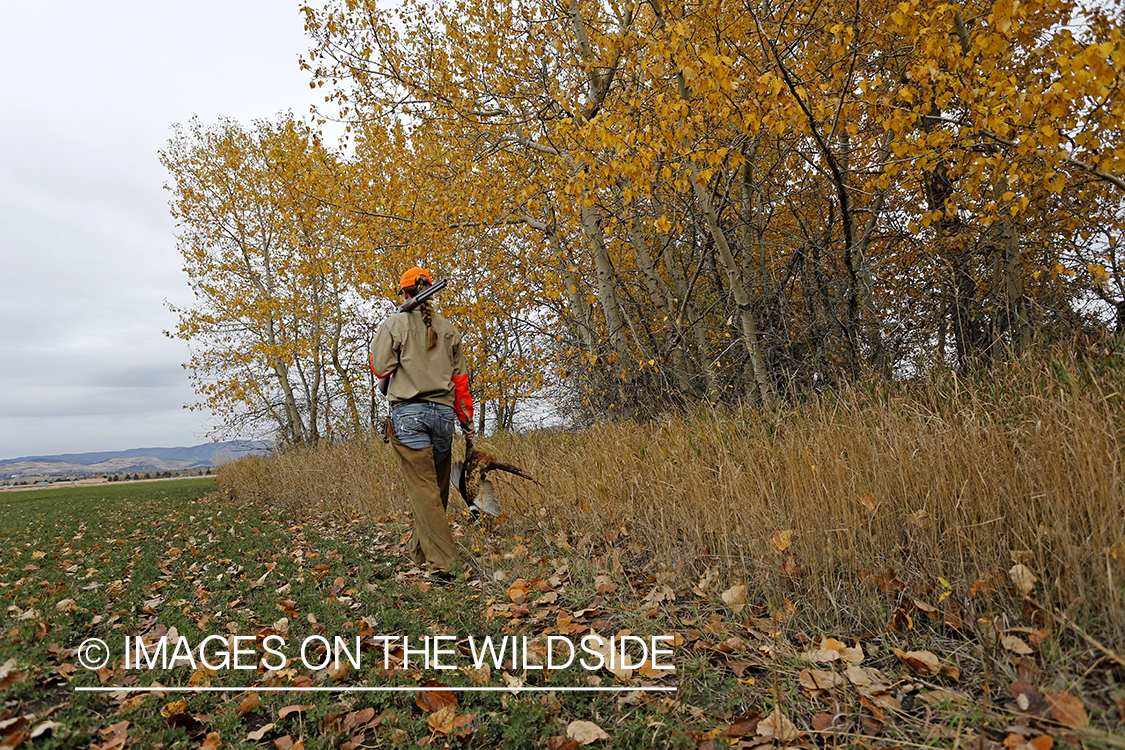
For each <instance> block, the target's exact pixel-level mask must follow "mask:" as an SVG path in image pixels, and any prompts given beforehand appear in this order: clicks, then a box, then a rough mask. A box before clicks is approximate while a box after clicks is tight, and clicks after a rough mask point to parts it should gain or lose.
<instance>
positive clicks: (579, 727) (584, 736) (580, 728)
mask: <svg viewBox="0 0 1125 750" xmlns="http://www.w3.org/2000/svg"><path fill="white" fill-rule="evenodd" d="M566 736H567V737H569V738H570V739H572V740H574V741H575V742H577V743H578V744H579V745H589V744H591V743H593V742H598V741H599V740H608V739H609V735H608V734H606V733H605V730H604V729H602V728H601V727H599V726H598V725H597V724H595V723H594V722H592V721H582V720H578V721H572V722H570V723H569V724H567V725H566Z"/></svg>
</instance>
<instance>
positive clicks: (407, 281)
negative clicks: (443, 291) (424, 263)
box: [398, 268, 434, 289]
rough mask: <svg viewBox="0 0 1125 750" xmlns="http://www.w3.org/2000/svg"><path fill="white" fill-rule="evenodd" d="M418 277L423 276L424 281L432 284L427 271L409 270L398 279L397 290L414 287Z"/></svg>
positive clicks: (422, 269) (419, 269)
mask: <svg viewBox="0 0 1125 750" xmlns="http://www.w3.org/2000/svg"><path fill="white" fill-rule="evenodd" d="M419 276H424V277H425V278H426V281H428V282H429V283H431V284H433V283H434V280H433V278H431V277H430V272H429V271H427V270H426V269H424V268H411V269H410V270H409V271H407V272H406V273H404V274H403V275H402V278H401V279H399V282H398V288H399V289H409V288H410V287H412V286H414V285H415V283H416V282H417V281H418V277H419Z"/></svg>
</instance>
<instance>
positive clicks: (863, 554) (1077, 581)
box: [219, 362, 1125, 648]
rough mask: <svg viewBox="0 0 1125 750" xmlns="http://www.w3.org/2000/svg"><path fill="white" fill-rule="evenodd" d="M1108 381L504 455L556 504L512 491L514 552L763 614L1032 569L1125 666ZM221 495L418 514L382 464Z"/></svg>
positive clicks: (917, 398) (244, 473)
mask: <svg viewBox="0 0 1125 750" xmlns="http://www.w3.org/2000/svg"><path fill="white" fill-rule="evenodd" d="M1094 369H1095V368H1093V367H1092V366H1089V365H1081V364H1075V363H1073V362H1068V363H1059V362H1038V363H1034V362H1031V363H1029V362H1024V363H1021V364H1020V365H1018V366H1017V365H1013V366H1011V367H1010V368H1009V369H1007V370H1003V371H1000V372H992V373H990V374H989V375H988V376H987V378H983V379H981V380H979V381H976V382H966V381H964V380H962V379H959V378H958V377H957V376H955V375H952V374H950V375H945V376H941V377H936V378H933V379H930V380H928V381H926V382H921V383H908V384H881V385H878V386H870V387H859V388H856V389H853V390H849V391H846V392H843V393H836V394H831V395H820V396H815V397H812V398H810V399H808V400H805V401H804V402H802V403H800V404H798V405H788V406H782V407H778V408H775V409H771V410H762V409H760V408H749V407H748V408H745V409H743V410H741V411H738V412H736V413H730V412H709V411H702V412H700V413H696V414H692V415H687V416H672V417H668V418H666V419H664V420H663V421H659V422H652V423H646V424H635V423H613V424H604V425H600V426H598V427H596V428H593V429H589V430H585V431H582V432H562V431H558V432H551V431H546V432H539V433H533V434H526V435H506V436H496V437H494V438H493V439H491V440H490V441H489V446H488V447H489V449H490V450H492V451H493V452H494V453H496V454H497V455H498V456H499V457H501V458H502V459H503V460H506V461H511V462H514V463H518V464H520V465H521V466H523V467H524V468H525V469H527V470H528V471H530V473H531V474H532V475H534V476H535V477H536V478H538V479H539V480H540V481H541V482H542V483H543V485H544V486H543V488H539V487H535V486H534V485H531V484H529V483H525V482H521V481H520V480H512V481H507V480H504V481H503V483H502V487H501V499H502V503H503V504H504V506H505V511H506V513H507V515H508V522H507V524H508V525H506V526H503V527H502V528H501V531H502V532H504V533H512V534H521V535H524V536H527V535H530V534H539V535H542V536H544V537H546V538H549V539H552V540H554V543H556V544H562V545H570V546H573V547H574V548H576V549H578V550H579V551H587V552H588V551H590V550H595V551H605V550H607V549H613V550H617V552H618V554H620V555H626V556H629V557H630V558H631V561H632V562H633V563H634V564H636V565H644V566H646V567H645V568H644V569H648V570H651V571H652V572H656V571H658V570H660V569H668V570H673V571H680V572H682V573H684V574H685V575H698V574H699V573H700V572H702V570H703V569H704V568H705V567H706V566H709V565H710V566H714V565H718V566H719V567H721V568H722V569H724V570H725V571H726V575H727V577H728V580H730V579H731V578H733V579H735V580H737V579H739V578H742V579H745V580H747V582H748V583H751V584H752V585H754V586H756V590H757V594H758V596H763V597H767V598H769V597H773V598H774V599H775V600H777V599H779V598H780V596H781V595H783V594H784V595H791V594H801V595H804V596H806V597H809V596H812V597H815V599H814V600H815V601H817V602H820V603H821V604H823V605H826V606H825V609H826V610H827V609H837V610H838V609H840V608H848V607H858V606H860V605H858V604H856V603H855V601H854V599H855V598H856V597H852V596H850V595H851V594H852V593H854V592H856V591H863V590H864V589H863V584H862V582H863V581H864V580H866V581H867V582H868V585H877V581H876V579H877V576H878V575H880V574H885V572H886V571H887V570H888V569H893V570H894V571H895V573H896V574H897V576H898V578H899V579H901V580H902V581H903V582H905V584H906V586H907V587H908V589H907V590H908V591H910V592H911V593H912V594H913V595H925V594H927V593H932V596H930V597H928V598H929V599H930V601H931V602H933V601H936V600H937V599H939V597H940V594H941V592H943V590H944V584H943V583H940V581H941V580H942V579H944V580H945V581H948V582H950V583H951V584H952V586H953V597H952V601H961V602H966V603H967V602H969V601H970V600H971V599H972V598H973V593H974V591H976V592H979V591H980V590H981V589H982V587H983V590H984V591H986V592H987V591H989V590H990V589H991V590H993V591H996V590H1000V589H1003V588H1004V587H1006V586H1008V585H1009V583H1008V580H1007V575H1006V572H1007V571H1008V569H1009V568H1010V567H1011V566H1012V565H1013V562H1016V561H1018V562H1021V563H1024V564H1025V565H1026V566H1027V567H1029V568H1030V569H1031V570H1032V571H1034V573H1035V574H1036V575H1037V576H1038V577H1039V578H1040V584H1039V586H1038V588H1037V590H1036V596H1037V597H1039V599H1040V601H1041V602H1042V603H1043V604H1044V605H1046V606H1048V607H1051V608H1052V609H1054V610H1056V611H1063V610H1066V611H1068V612H1069V613H1070V614H1071V616H1072V617H1077V618H1078V619H1079V621H1080V622H1082V623H1083V624H1084V626H1085V627H1087V628H1090V629H1092V630H1093V631H1095V632H1097V633H1099V634H1100V635H1101V636H1102V637H1103V638H1109V639H1110V642H1111V644H1114V645H1116V646H1117V647H1118V648H1120V644H1121V642H1122V638H1123V636H1125V586H1123V585H1122V582H1123V580H1125V467H1123V466H1122V459H1123V458H1125V453H1123V446H1125V396H1123V395H1122V392H1123V391H1125V370H1123V369H1122V368H1121V367H1117V368H1109V369H1107V370H1106V371H1104V372H1101V373H1095V372H1094ZM219 483H220V486H221V487H223V488H226V489H227V490H229V491H231V492H232V493H235V494H237V495H238V496H239V497H242V498H246V499H251V500H258V501H268V502H271V503H277V504H279V505H280V506H281V507H283V508H285V509H287V510H288V511H290V512H292V513H296V514H301V513H307V512H310V511H313V510H317V511H335V510H342V511H348V510H363V511H367V512H370V513H373V514H376V515H382V514H384V513H386V512H389V511H402V510H405V502H404V500H403V493H402V489H401V482H400V480H399V478H398V467H397V463H396V458H395V456H394V455H393V452H392V451H391V449H390V448H389V447H386V446H384V445H382V444H381V443H374V442H373V443H370V444H364V445H350V446H332V447H325V448H321V449H319V450H315V451H305V452H294V453H290V454H286V455H283V456H279V457H276V458H271V459H265V458H249V459H244V460H242V461H239V462H237V463H235V464H232V465H230V466H227V467H224V469H223V470H222V471H221V472H220V474H219ZM786 532H791V533H789V534H787V533H786ZM787 545H788V546H787ZM883 583H884V584H885V583H886V579H885V578H884V580H883ZM974 583H975V586H974ZM860 598H862V597H860ZM869 598H870V597H869ZM874 614H876V615H878V616H884V615H885V612H883V613H878V612H877V613H874ZM837 616H839V615H837ZM853 622H854V620H853Z"/></svg>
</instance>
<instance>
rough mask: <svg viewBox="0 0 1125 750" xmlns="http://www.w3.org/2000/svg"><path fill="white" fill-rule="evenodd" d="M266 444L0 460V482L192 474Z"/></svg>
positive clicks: (266, 447) (260, 449)
mask: <svg viewBox="0 0 1125 750" xmlns="http://www.w3.org/2000/svg"><path fill="white" fill-rule="evenodd" d="M269 448H270V444H269V443H267V442H263V441H260V440H257V441H247V440H233V441H228V442H225V443H204V444H203V445H195V446H192V447H190V448H131V449H130V450H124V451H105V452H101V453H64V454H60V455H57V456H23V457H21V458H9V459H0V478H3V479H6V480H10V479H11V478H12V475H13V474H19V475H21V476H26V477H33V476H34V477H58V476H88V475H102V474H106V475H110V474H150V473H155V472H161V471H195V470H197V469H207V468H211V467H214V466H218V465H219V464H222V463H226V462H227V461H231V460H233V459H236V458H240V457H242V456H246V455H250V454H254V453H265V452H267V451H268V450H269Z"/></svg>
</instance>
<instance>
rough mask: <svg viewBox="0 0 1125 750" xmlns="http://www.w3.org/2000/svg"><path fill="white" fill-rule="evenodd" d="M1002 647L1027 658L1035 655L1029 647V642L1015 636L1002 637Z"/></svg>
mask: <svg viewBox="0 0 1125 750" xmlns="http://www.w3.org/2000/svg"><path fill="white" fill-rule="evenodd" d="M1000 645H1002V646H1003V647H1004V648H1006V649H1008V650H1009V651H1011V652H1012V653H1013V654H1018V655H1020V656H1027V655H1029V654H1032V653H1035V652H1034V650H1033V649H1032V648H1031V646H1029V645H1027V641H1025V640H1024V639H1022V638H1020V637H1019V636H1015V635H1001V636H1000Z"/></svg>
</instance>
